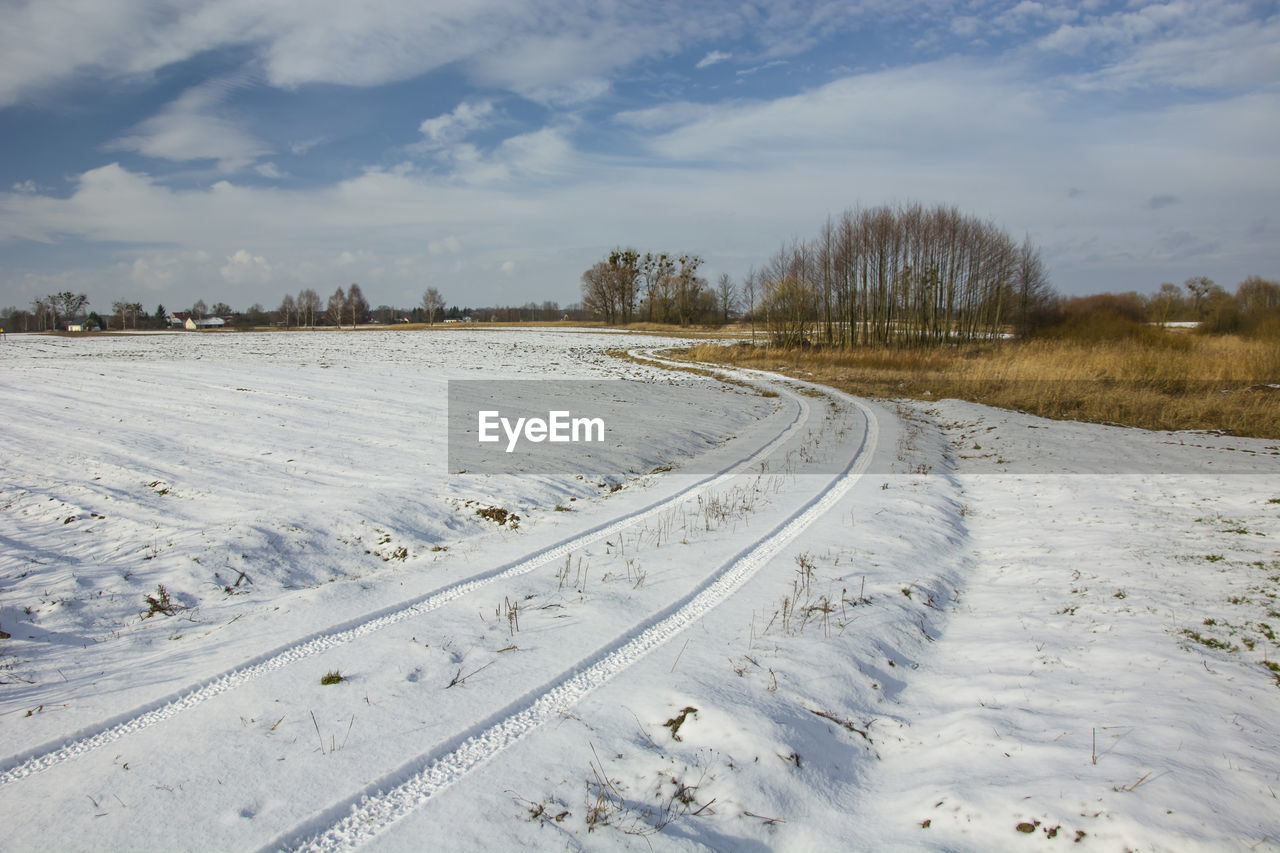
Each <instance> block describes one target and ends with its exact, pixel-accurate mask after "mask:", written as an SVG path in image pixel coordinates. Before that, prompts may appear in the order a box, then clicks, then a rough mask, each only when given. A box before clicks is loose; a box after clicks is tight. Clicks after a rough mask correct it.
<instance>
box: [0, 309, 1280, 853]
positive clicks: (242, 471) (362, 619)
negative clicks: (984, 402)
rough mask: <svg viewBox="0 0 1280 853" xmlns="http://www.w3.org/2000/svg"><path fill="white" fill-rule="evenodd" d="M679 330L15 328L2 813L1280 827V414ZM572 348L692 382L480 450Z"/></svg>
mask: <svg viewBox="0 0 1280 853" xmlns="http://www.w3.org/2000/svg"><path fill="white" fill-rule="evenodd" d="M667 343H669V342H668V341H664V340H663V339H661V338H656V337H649V336H640V335H616V334H605V333H599V332H572V331H565V330H560V329H557V330H521V331H482V330H471V329H468V330H449V331H435V332H396V331H378V332H373V331H370V332H354V333H353V332H342V333H339V332H314V333H306V332H299V333H285V334H200V335H194V334H193V335H183V334H166V335H148V336H141V335H140V336H128V337H92V338H90V337H85V338H64V337H43V336H11V338H10V339H9V340H8V341H6V342H3V343H0V401H2V402H3V403H4V409H5V415H6V423H5V427H4V429H3V430H2V431H0V631H4V632H6V633H8V634H9V635H11V636H10V638H8V639H3V640H0V736H2V738H3V739H2V741H0V743H2V744H3V749H2V751H0V809H2V810H3V811H2V812H0V813H2V814H4V815H5V817H6V818H7V819H6V821H5V825H6V831H5V835H4V842H3V847H4V849H6V850H46V849H60V850H75V849H86V850H88V849H93V850H99V849H139V850H179V849H192V850H209V849H234V850H241V849H262V848H266V849H276V848H285V849H291V848H302V847H310V848H314V849H327V850H338V849H349V848H353V847H364V848H367V849H377V850H422V849H447V850H505V849H518V848H519V847H535V848H548V849H628V850H649V849H651V848H652V849H662V850H686V849H687V850H705V849H716V850H726V849H729V850H748V851H749V850H778V849H781V850H850V849H852V850H882V849H917V848H934V847H938V848H945V849H960V850H990V849H1013V848H1019V849H1020V848H1024V847H1025V848H1027V849H1032V848H1034V849H1053V848H1056V847H1061V848H1064V849H1065V848H1066V847H1068V846H1069V847H1071V848H1072V849H1096V850H1124V849H1143V850H1153V849H1154V850H1185V849H1239V850H1250V849H1276V848H1278V847H1280V802H1278V801H1277V791H1280V735H1278V734H1277V732H1276V729H1275V725H1274V722H1275V720H1276V719H1277V712H1280V672H1278V670H1280V664H1277V663H1276V661H1277V660H1280V644H1278V643H1277V641H1276V639H1275V633H1274V630H1275V629H1277V628H1280V602H1277V594H1280V546H1277V545H1276V541H1277V538H1278V537H1280V443H1278V442H1275V441H1262V440H1252V439H1236V438H1227V437H1221V436H1212V435H1205V434H1198V433H1180V434H1168V433H1149V432H1143V431H1138V430H1127V429H1121V428H1115V427H1106V426H1095V425H1082V424H1072V423H1060V422H1052V421H1045V420H1042V419H1038V418H1033V417H1030V416H1026V415H1019V414H1013V413H1008V412H1002V411H998V410H994V409H989V408H986V407H982V406H978V405H974V404H968V403H961V402H956V401H940V402H938V403H934V404H919V403H873V402H868V401H861V400H854V399H851V398H848V397H846V396H844V395H841V394H839V393H836V392H830V391H826V390H824V389H815V388H810V387H805V386H802V385H801V384H800V383H796V382H794V381H789V380H781V379H779V378H777V377H768V376H763V375H759V374H749V373H747V372H734V373H733V374H732V375H730V376H728V378H729V379H732V380H734V381H732V382H720V381H715V380H710V379H708V378H706V377H702V376H696V375H691V374H689V373H685V372H672V371H668V370H665V369H663V367H662V366H661V365H660V364H659V363H657V362H650V363H648V364H638V363H636V362H630V361H624V360H621V359H616V358H612V357H610V356H608V355H607V354H606V350H617V349H623V348H627V349H633V350H637V351H650V350H652V349H654V348H658V347H661V346H663V345H665V344H667ZM726 375H727V374H726ZM541 378H547V379H550V378H555V379H581V380H588V381H586V382H584V383H583V384H582V388H583V389H584V390H583V405H584V406H588V405H589V404H590V402H591V400H592V394H594V393H596V391H593V390H592V389H599V388H600V387H602V385H601V384H600V383H604V382H605V381H606V380H616V379H627V380H631V381H632V382H635V383H644V385H643V386H642V390H643V393H644V394H646V395H648V396H647V397H646V396H641V397H640V398H639V399H659V400H661V404H660V405H653V406H649V405H646V406H637V407H635V408H636V409H637V411H635V412H634V418H635V421H634V423H633V424H629V427H631V428H630V429H629V430H628V432H627V435H628V436H629V437H633V438H629V440H628V441H627V442H625V444H626V446H622V447H613V448H612V449H611V452H610V454H608V455H609V457H610V458H608V459H602V458H600V457H599V456H595V457H587V456H586V455H584V458H583V459H582V460H581V462H580V464H577V465H575V466H573V467H567V468H566V469H565V470H563V471H553V472H550V473H542V474H536V475H535V474H527V475H501V474H480V473H474V472H469V473H466V474H449V473H447V469H446V464H445V451H446V439H445V434H446V433H445V415H446V384H447V381H448V380H451V379H454V380H456V379H541ZM744 381H745V382H747V383H748V384H746V385H744V384H742V383H743V382H744ZM673 384H674V385H679V386H681V387H682V388H684V389H687V390H683V391H682V392H681V393H680V394H665V395H664V394H663V392H662V388H663V387H670V386H671V385H673ZM636 387H637V388H641V386H639V385H637V386H636ZM762 392H763V393H762ZM641 409H643V411H641ZM634 436H638V438H634ZM667 468H670V470H662V469H667ZM618 471H622V472H624V473H623V474H622V475H621V476H620V475H618V473H617V472H618ZM1115 472H1122V473H1115ZM490 508H496V509H505V510H507V511H508V512H509V513H512V514H515V515H518V516H519V521H518V525H517V524H514V523H513V522H512V521H511V520H508V521H507V522H506V523H503V524H498V523H497V521H496V520H494V519H495V518H497V517H500V516H501V514H500V513H493V512H490V513H489V515H490V517H489V518H486V517H484V516H481V515H479V514H478V512H477V511H478V510H489V509H490ZM161 588H163V592H161ZM329 673H339V674H340V675H341V676H342V680H341V681H339V682H338V683H334V684H322V683H321V680H322V677H323V676H325V675H326V674H329Z"/></svg>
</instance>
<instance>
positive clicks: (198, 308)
mask: <svg viewBox="0 0 1280 853" xmlns="http://www.w3.org/2000/svg"><path fill="white" fill-rule="evenodd" d="M208 313H209V306H208V305H205V304H204V300H203V299H197V300H196V304H194V305H192V306H191V316H192V317H194V318H195V319H197V320H201V319H204V315H206V314H208Z"/></svg>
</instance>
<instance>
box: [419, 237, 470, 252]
mask: <svg viewBox="0 0 1280 853" xmlns="http://www.w3.org/2000/svg"><path fill="white" fill-rule="evenodd" d="M461 251H462V241H460V240H459V239H458V238H457V237H455V236H454V235H452V234H450V235H449V236H448V237H445V238H443V239H440V240H428V241H427V252H428V253H430V254H432V255H444V254H450V255H456V254H458V253H459V252H461Z"/></svg>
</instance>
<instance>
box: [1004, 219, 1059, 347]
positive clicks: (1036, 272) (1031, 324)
mask: <svg viewBox="0 0 1280 853" xmlns="http://www.w3.org/2000/svg"><path fill="white" fill-rule="evenodd" d="M1016 263H1017V266H1016V267H1015V269H1014V281H1013V284H1014V290H1015V293H1016V297H1017V302H1018V304H1017V309H1016V311H1017V314H1016V316H1015V322H1014V327H1015V329H1016V330H1017V333H1018V334H1019V335H1021V336H1024V337H1025V336H1026V335H1028V334H1030V333H1031V332H1033V331H1035V330H1036V329H1038V328H1041V327H1043V326H1046V325H1048V324H1049V323H1050V322H1052V321H1053V319H1054V318H1055V312H1054V310H1053V309H1054V308H1055V303H1056V302H1057V299H1056V297H1055V295H1054V291H1053V287H1052V286H1051V285H1050V284H1049V277H1048V275H1046V273H1045V271H1044V262H1043V261H1042V260H1041V259H1040V250H1039V249H1037V248H1036V247H1035V245H1034V244H1033V243H1032V242H1031V238H1030V237H1027V238H1026V239H1024V240H1023V242H1022V246H1021V247H1020V248H1019V249H1018V257H1017V261H1016Z"/></svg>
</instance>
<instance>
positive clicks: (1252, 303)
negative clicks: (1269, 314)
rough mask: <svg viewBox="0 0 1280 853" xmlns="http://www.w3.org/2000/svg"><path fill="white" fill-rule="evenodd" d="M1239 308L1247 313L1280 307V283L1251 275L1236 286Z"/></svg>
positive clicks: (1273, 309)
mask: <svg viewBox="0 0 1280 853" xmlns="http://www.w3.org/2000/svg"><path fill="white" fill-rule="evenodd" d="M1236 301H1237V302H1239V303H1240V310H1241V311H1242V312H1243V313H1245V314H1248V315H1254V314H1258V313H1261V312H1264V311H1276V310H1278V309H1280V284H1277V283H1276V282H1274V281H1267V280H1266V279H1264V278H1262V277H1261V276H1256V275H1251V276H1249V277H1248V278H1246V279H1245V280H1244V281H1242V282H1240V286H1239V287H1237V288H1236Z"/></svg>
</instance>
